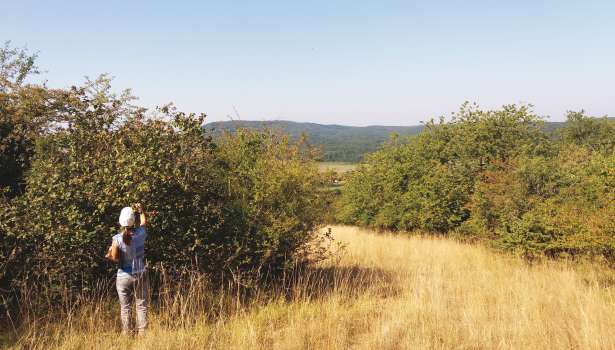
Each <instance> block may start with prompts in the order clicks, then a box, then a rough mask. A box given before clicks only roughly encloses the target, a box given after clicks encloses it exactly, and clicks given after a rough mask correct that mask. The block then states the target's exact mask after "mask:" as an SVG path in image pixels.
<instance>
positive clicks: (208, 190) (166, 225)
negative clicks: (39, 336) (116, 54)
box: [0, 76, 323, 303]
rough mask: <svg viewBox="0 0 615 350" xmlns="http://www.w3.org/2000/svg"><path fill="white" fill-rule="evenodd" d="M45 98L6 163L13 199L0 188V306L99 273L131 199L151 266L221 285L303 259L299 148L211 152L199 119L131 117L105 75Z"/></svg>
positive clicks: (307, 229) (305, 224)
mask: <svg viewBox="0 0 615 350" xmlns="http://www.w3.org/2000/svg"><path fill="white" fill-rule="evenodd" d="M32 88H34V87H33V86H16V85H15V86H12V87H11V91H8V90H6V91H4V92H2V93H4V94H5V95H6V94H13V95H12V96H13V97H14V96H17V95H18V94H19V93H20V91H22V89H32ZM37 89H40V90H41V91H48V90H47V88H46V87H44V86H38V87H37ZM15 94H17V95H15ZM54 94H57V96H61V98H57V99H54V104H53V105H50V104H48V103H41V104H38V105H37V106H39V107H38V108H41V109H42V110H43V111H42V113H41V114H42V115H45V116H51V117H49V118H47V119H46V123H45V124H44V125H42V126H40V127H39V128H38V129H37V131H36V133H33V134H32V135H33V136H32V137H30V138H29V139H28V140H29V141H28V143H27V144H25V145H26V146H27V147H25V148H24V150H26V151H27V152H28V155H27V162H26V161H24V162H21V161H20V159H17V160H18V161H19V162H18V164H19V168H20V170H19V174H16V177H15V178H14V179H13V181H14V182H15V183H17V184H18V186H17V187H18V188H19V191H17V192H15V191H14V189H13V188H12V187H11V186H9V185H5V186H4V187H3V191H4V192H3V194H2V195H0V258H1V259H0V260H1V262H0V282H1V287H0V288H1V290H0V297H1V299H0V302H3V303H7V302H8V300H9V299H10V298H12V297H14V296H15V295H16V293H17V291H18V290H19V288H20V286H21V285H22V284H24V283H25V284H28V283H30V284H32V283H36V284H37V285H40V283H45V284H46V285H47V286H52V287H53V286H59V285H62V286H66V287H68V288H85V287H88V286H90V285H91V284H92V283H94V282H95V281H96V280H98V279H100V278H108V277H109V276H111V275H112V273H113V269H114V266H113V265H112V264H110V263H108V262H106V261H105V260H104V258H103V257H104V255H105V252H106V249H107V247H108V245H109V244H110V243H111V237H112V235H114V234H115V233H116V232H117V231H118V229H119V227H118V224H117V220H118V215H119V211H120V209H121V208H122V207H124V206H126V205H129V204H130V203H134V202H141V203H143V204H144V205H145V206H146V210H155V211H157V212H158V215H157V216H156V217H153V218H151V225H150V228H149V234H150V235H149V239H148V241H147V246H146V250H147V255H146V257H147V260H148V263H149V264H150V265H152V266H157V265H158V263H162V264H165V265H166V267H167V268H168V269H173V268H176V269H183V268H193V269H198V270H200V271H202V272H206V273H209V274H210V275H212V276H220V274H221V273H226V274H228V273H236V272H242V273H243V272H250V271H257V270H262V269H269V270H271V269H281V268H284V267H285V266H287V265H288V264H289V263H293V262H296V261H297V260H302V259H306V258H307V256H306V254H307V253H308V252H309V251H310V243H312V242H313V240H314V238H315V235H316V230H317V228H318V225H319V224H320V223H321V221H322V215H323V210H322V208H323V206H322V204H323V198H322V196H321V193H320V191H319V188H320V185H321V180H320V177H319V176H318V172H317V168H316V165H315V163H314V161H313V154H312V153H311V151H310V149H309V148H306V147H305V146H304V145H301V144H289V143H288V140H287V139H285V138H284V137H282V136H280V135H277V134H275V133H269V132H265V131H262V132H247V131H246V132H243V131H240V132H238V133H236V134H233V135H227V136H225V137H224V138H222V139H221V140H219V142H217V143H214V142H213V141H212V139H211V137H209V135H208V134H207V132H206V131H204V129H203V128H202V124H203V119H204V116H197V115H185V114H183V113H179V112H177V111H175V110H174V109H173V108H171V107H165V108H162V109H160V110H159V111H158V112H157V113H155V114H152V115H149V116H148V117H144V113H145V111H144V110H143V109H141V108H137V107H134V106H132V105H131V101H132V100H133V98H132V97H131V95H130V94H129V93H128V92H125V93H123V94H121V95H115V94H113V93H111V90H110V85H109V79H107V78H106V77H105V76H102V77H101V78H99V79H97V80H95V81H88V82H86V84H85V85H84V86H81V87H73V88H71V89H69V90H65V91H59V90H58V91H55V92H54ZM5 101H9V102H6V106H8V107H11V108H8V107H7V108H4V109H2V110H1V111H0V112H2V121H3V122H5V124H6V125H11V127H12V129H13V130H24V128H25V127H28V126H29V119H28V118H14V116H15V113H14V111H16V110H17V108H14V107H15V105H14V103H13V102H10V101H17V102H15V103H21V104H27V103H28V101H25V100H24V98H21V99H20V98H13V99H12V100H9V99H7V100H5ZM6 106H5V107H6ZM11 135H17V134H16V133H12V134H11ZM2 136H3V139H2V142H3V144H8V143H10V142H12V141H11V140H7V138H8V136H7V137H5V136H6V135H5V134H3V135H2ZM10 137H13V136H10ZM13 139H14V137H13ZM16 149H18V150H19V149H20V148H11V149H8V148H3V149H2V151H3V153H2V155H3V157H4V158H2V159H3V161H4V160H6V161H7V162H8V163H10V162H11V161H12V162H13V163H15V159H12V158H11V157H13V158H15V157H21V155H20V154H17V153H18V152H17V153H16V152H15V150H16ZM15 164H17V163H15ZM17 175H18V176H17ZM3 185H4V184H3Z"/></svg>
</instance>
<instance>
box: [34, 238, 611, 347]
mask: <svg viewBox="0 0 615 350" xmlns="http://www.w3.org/2000/svg"><path fill="white" fill-rule="evenodd" d="M333 232H334V234H335V236H336V237H337V238H338V239H339V241H341V242H344V243H345V244H346V245H347V247H346V249H345V250H344V253H343V254H342V255H341V259H340V260H339V261H337V262H336V263H335V264H334V263H333V262H329V263H327V264H324V265H323V266H320V267H319V268H316V269H314V270H312V271H310V272H309V273H305V274H302V275H300V276H297V277H296V279H295V283H294V284H293V286H292V288H290V289H289V290H287V291H286V293H282V292H281V291H277V292H273V293H269V296H268V297H267V298H262V299H261V300H260V301H256V302H254V301H253V302H251V303H243V304H241V305H240V303H239V302H238V303H237V308H236V309H235V311H233V312H229V313H221V314H219V315H218V316H216V317H214V318H211V317H210V318H208V319H205V318H199V317H198V316H197V317H196V318H195V319H192V321H191V322H185V321H186V320H187V319H188V318H187V317H186V316H185V314H186V310H188V309H190V308H191V307H195V305H196V304H198V303H195V300H194V299H193V300H185V299H182V298H176V300H175V303H176V305H175V306H174V308H172V309H169V310H174V311H165V312H161V311H154V312H152V313H151V317H150V318H151V327H150V331H149V333H148V334H147V335H146V336H145V337H144V338H141V339H137V340H133V339H129V338H123V337H120V336H119V335H118V333H117V315H116V313H117V311H119V310H115V306H114V305H113V307H112V308H109V307H105V306H104V305H101V303H100V302H99V303H98V304H94V305H93V306H91V307H90V308H89V309H88V311H87V312H86V313H83V312H77V313H75V316H74V319H73V320H72V321H71V322H68V321H66V322H64V323H63V324H61V325H59V326H58V325H55V326H52V327H50V328H48V329H47V330H44V331H43V330H41V328H40V327H39V328H37V329H38V332H39V333H38V334H31V335H30V339H31V340H34V341H35V342H38V341H40V340H43V339H47V341H48V342H47V344H45V345H43V344H39V347H40V348H50V347H52V346H55V347H59V348H64V349H113V348H118V349H188V348H208V349H347V348H353V349H432V348H444V349H449V348H460V349H466V348H472V349H479V348H480V349H483V348H484V349H495V348H504V349H509V348H514V349H539V348H542V349H546V348H549V349H570V348H583V349H600V348H602V349H607V348H614V347H615V332H613V329H615V313H614V312H613V310H615V286H614V283H613V281H614V280H613V274H612V272H611V271H607V270H603V269H602V268H598V267H590V266H575V267H572V266H569V265H567V264H564V263H561V262H560V263H554V262H550V263H546V264H537V265H535V266H528V265H527V264H525V263H523V262H522V261H521V260H519V259H517V258H513V257H507V256H502V255H497V254H494V253H492V252H490V251H488V250H486V249H484V248H482V247H477V246H470V245H462V244H458V243H455V242H453V241H450V240H446V239H434V238H421V237H416V236H415V237H408V236H398V235H388V234H387V235H376V234H373V233H372V232H368V231H365V230H361V229H357V228H351V227H334V228H333ZM272 294H273V297H271V296H272ZM282 294H285V297H282ZM276 295H277V296H278V297H276ZM226 297H228V296H226ZM226 297H225V296H219V300H220V302H222V299H224V298H226ZM230 297H231V299H232V296H230ZM216 298H218V296H213V298H212V299H211V300H212V301H211V303H212V304H207V303H206V304H204V305H205V306H200V307H204V308H206V309H207V308H211V307H215V303H216ZM103 304H104V303H103ZM197 309H198V308H197ZM105 310H106V311H105ZM180 321H184V322H185V326H179V325H178V324H179V323H178V322H180ZM114 327H115V328H116V330H113V328H114ZM109 329H112V330H111V331H110V330H109ZM40 332H43V334H41V333H40Z"/></svg>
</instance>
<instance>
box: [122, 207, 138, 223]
mask: <svg viewBox="0 0 615 350" xmlns="http://www.w3.org/2000/svg"><path fill="white" fill-rule="evenodd" d="M134 224H135V212H134V211H133V210H132V208H131V207H125V208H124V209H122V212H120V225H121V226H125V227H129V226H133V225H134Z"/></svg>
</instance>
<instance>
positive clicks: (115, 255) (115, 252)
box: [105, 239, 120, 263]
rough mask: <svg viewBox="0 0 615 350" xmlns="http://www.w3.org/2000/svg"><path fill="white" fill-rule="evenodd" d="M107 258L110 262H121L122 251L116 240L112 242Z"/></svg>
mask: <svg viewBox="0 0 615 350" xmlns="http://www.w3.org/2000/svg"><path fill="white" fill-rule="evenodd" d="M105 258H107V259H109V260H110V261H112V262H114V263H117V262H118V261H120V249H119V247H118V245H117V242H116V241H115V239H114V240H112V241H111V247H109V250H108V251H107V255H106V256H105Z"/></svg>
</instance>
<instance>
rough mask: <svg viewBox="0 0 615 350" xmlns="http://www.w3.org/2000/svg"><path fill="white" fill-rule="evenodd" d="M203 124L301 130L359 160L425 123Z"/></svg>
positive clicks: (325, 148) (330, 156)
mask: <svg viewBox="0 0 615 350" xmlns="http://www.w3.org/2000/svg"><path fill="white" fill-rule="evenodd" d="M563 125H564V123H563V122H547V123H545V129H546V130H547V131H551V130H555V129H558V128H560V127H562V126H563ZM204 128H206V129H208V130H211V131H213V132H214V133H219V132H222V131H230V132H233V131H235V130H236V129H238V128H247V129H264V128H269V129H279V130H281V131H283V132H285V133H287V134H289V135H290V136H291V137H292V138H297V137H299V136H300V135H301V134H302V133H305V134H307V135H308V140H309V142H310V144H312V145H314V146H317V147H320V148H321V149H322V160H323V161H330V162H352V163H355V162H359V161H361V158H362V157H363V155H364V154H366V153H370V152H373V151H375V150H377V149H378V147H379V146H380V145H381V144H382V143H383V142H384V141H386V140H388V139H389V138H390V136H391V133H397V134H398V135H399V136H400V137H403V136H409V135H415V134H418V133H419V132H421V130H423V128H424V126H423V125H414V126H381V125H373V126H362V127H358V126H346V125H335V124H333V125H323V124H316V123H297V122H291V121H286V120H272V121H248V120H241V121H225V122H212V123H208V124H206V125H205V126H204Z"/></svg>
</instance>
